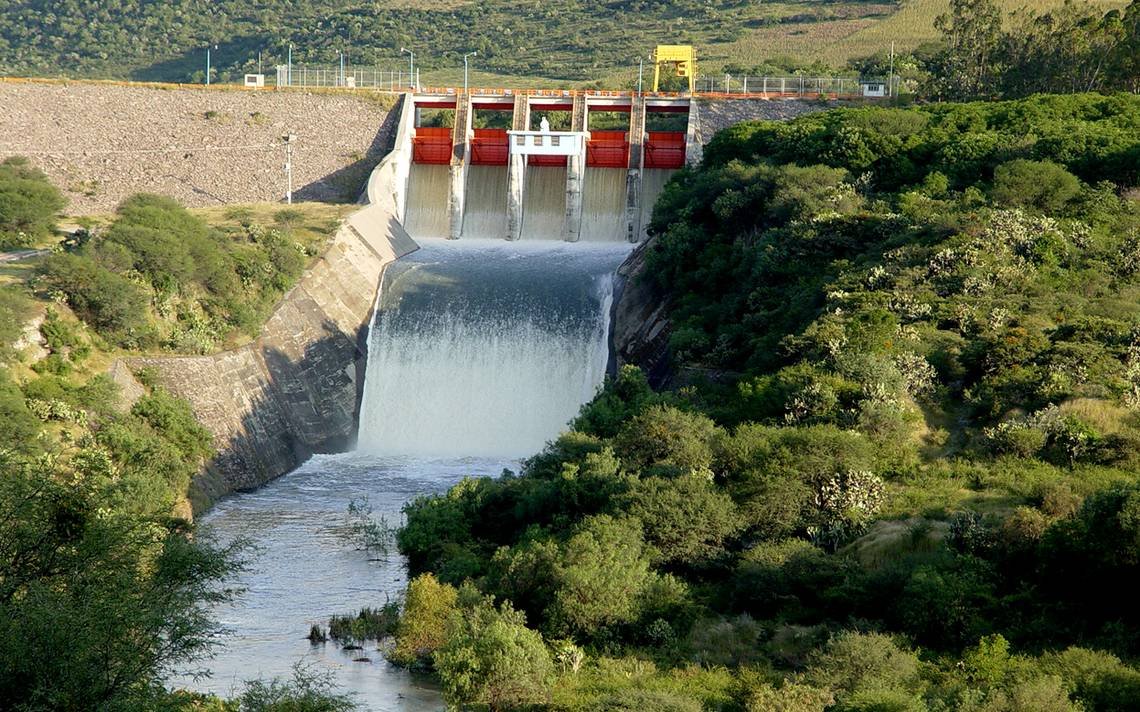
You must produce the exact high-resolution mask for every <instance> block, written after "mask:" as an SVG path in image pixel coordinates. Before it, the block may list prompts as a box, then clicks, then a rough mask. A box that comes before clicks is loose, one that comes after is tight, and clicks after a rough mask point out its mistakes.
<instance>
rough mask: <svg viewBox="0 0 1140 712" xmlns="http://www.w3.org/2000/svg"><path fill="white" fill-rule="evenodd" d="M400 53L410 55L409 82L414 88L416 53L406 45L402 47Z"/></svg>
mask: <svg viewBox="0 0 1140 712" xmlns="http://www.w3.org/2000/svg"><path fill="white" fill-rule="evenodd" d="M400 54H407V55H408V83H409V84H411V85H412V88H413V89H414V88H415V84H416V80H415V76H416V69H415V67H416V53H415V52H413V51H412V50H410V49H408V48H406V47H401V48H400Z"/></svg>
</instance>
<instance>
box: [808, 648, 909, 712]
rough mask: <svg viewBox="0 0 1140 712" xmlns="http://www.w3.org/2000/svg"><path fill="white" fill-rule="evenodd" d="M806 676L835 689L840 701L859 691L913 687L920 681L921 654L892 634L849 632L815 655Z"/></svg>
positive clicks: (811, 680)
mask: <svg viewBox="0 0 1140 712" xmlns="http://www.w3.org/2000/svg"><path fill="white" fill-rule="evenodd" d="M805 678H806V680H807V681H808V682H809V683H811V684H813V685H815V686H817V687H822V688H826V689H830V690H834V691H835V692H836V693H837V696H838V697H839V698H840V700H843V699H844V698H846V697H847V696H848V695H851V694H852V693H855V692H859V691H868V690H891V689H896V690H913V689H915V687H916V685H917V684H918V681H919V670H918V657H917V656H915V654H914V653H912V652H910V651H909V650H905V649H903V648H900V647H899V646H898V644H896V643H895V641H894V639H892V638H891V637H890V636H887V635H882V634H880V633H857V632H854V631H845V632H842V633H839V634H838V635H836V636H834V637H833V638H832V639H831V640H830V641H828V643H827V646H826V647H825V648H824V649H823V650H822V651H820V652H819V653H817V654H816V655H815V656H814V657H813V658H812V660H811V662H810V663H809V664H808V669H807V673H806V675H805Z"/></svg>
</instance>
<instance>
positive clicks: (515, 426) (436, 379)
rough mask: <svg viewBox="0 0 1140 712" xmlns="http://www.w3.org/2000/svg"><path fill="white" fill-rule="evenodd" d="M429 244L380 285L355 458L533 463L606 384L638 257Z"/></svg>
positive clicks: (479, 243) (616, 250)
mask: <svg viewBox="0 0 1140 712" xmlns="http://www.w3.org/2000/svg"><path fill="white" fill-rule="evenodd" d="M422 244H423V247H422V248H421V249H420V251H418V252H415V253H413V254H412V255H409V256H408V257H406V258H404V259H403V260H400V261H399V262H398V263H396V264H394V265H392V266H391V267H390V268H389V270H388V274H387V275H386V276H385V283H384V288H383V293H382V297H381V300H380V303H379V305H378V308H377V317H376V321H375V323H374V325H373V333H372V338H371V347H370V352H369V358H368V372H367V377H366V380H365V390H364V400H363V405H362V409H361V416H360V434H359V438H358V440H359V445H358V448H359V449H360V450H361V451H367V452H372V453H376V454H380V455H413V456H433V457H435V456H455V457H460V456H486V457H501V456H506V457H525V456H527V455H530V454H533V453H535V452H537V451H538V450H539V449H541V448H542V446H543V444H544V443H545V442H546V441H547V440H549V439H550V438H551V437H553V436H555V435H557V434H558V433H559V431H561V430H562V429H563V428H565V427H566V424H567V423H568V422H569V420H570V419H571V418H572V417H573V416H574V415H575V413H577V411H578V408H579V407H580V406H581V404H582V403H584V402H585V401H587V400H589V398H590V397H591V396H592V395H593V393H594V391H595V389H596V388H597V387H598V384H599V383H601V381H602V378H603V377H604V375H605V369H606V361H607V359H608V356H609V349H608V340H607V334H608V329H609V312H610V301H611V298H612V285H613V272H614V270H615V268H616V267H617V265H618V264H619V263H620V262H621V260H622V259H623V258H624V256H625V255H626V254H627V253H628V251H629V248H630V246H629V245H627V244H615V245H585V244H581V243H579V244H570V243H563V242H558V243H554V244H550V243H546V244H541V243H539V244H536V243H526V242H514V243H511V242H506V241H504V240H459V241H457V242H456V241H452V242H444V241H439V240H436V241H424V242H423V243H422Z"/></svg>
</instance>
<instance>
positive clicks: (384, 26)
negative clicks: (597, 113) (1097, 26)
mask: <svg viewBox="0 0 1140 712" xmlns="http://www.w3.org/2000/svg"><path fill="white" fill-rule="evenodd" d="M1093 1H1094V2H1096V3H1098V4H1111V3H1112V2H1113V0H1093ZM1021 4H1022V3H1020V2H1013V0H1010V5H1011V6H1013V5H1017V6H1020V5H1021ZM1059 4H1060V3H1059V2H1056V1H1055V0H1036V2H1035V3H1033V5H1035V6H1040V8H1046V7H1051V6H1055V5H1059ZM946 5H947V2H946V0H910V1H909V2H907V3H904V5H903V8H902V10H901V12H899V13H897V15H896V13H895V11H896V9H897V8H898V6H897V5H896V4H895V3H891V2H882V1H879V2H863V1H859V0H836V1H835V2H826V3H824V2H818V1H817V0H799V1H796V0H785V1H781V2H773V3H751V2H740V1H739V0H709V1H708V2H699V1H698V0H683V1H682V2H659V1H650V2H641V1H637V2H635V1H633V0H611V1H609V2H602V3H583V2H578V1H577V0H549V1H546V0H544V1H541V2H540V1H537V0H492V1H491V2H451V1H448V0H416V1H412V2H363V1H362V0H331V1H330V2H321V3H317V2H313V1H312V0H306V1H304V2H292V3H286V2H283V1H282V0H276V1H274V2H267V3H257V4H252V5H251V4H249V3H242V2H237V1H236V0H220V1H219V2H214V3H210V4H208V5H203V4H201V3H199V2H197V1H196V0H174V1H173V2H168V3H135V2H127V1H126V0H110V1H109V2H100V3H91V2H85V1H84V0H63V1H62V2H46V0H15V1H12V2H8V3H5V11H4V13H3V14H2V16H0V74H10V75H27V74H31V75H50V76H55V75H61V74H62V75H67V76H95V77H113V78H132V79H140V80H162V81H200V80H201V79H202V78H203V77H204V70H205V50H206V47H207V46H216V49H214V50H213V52H212V61H213V68H214V70H215V71H216V72H217V75H216V79H220V80H222V81H225V80H233V79H236V78H238V76H239V75H240V74H241V73H243V72H247V71H254V70H256V68H257V56H258V52H261V53H262V58H263V65H264V67H265V68H266V69H268V70H269V71H270V72H271V68H272V66H273V64H274V63H277V62H284V60H285V55H286V50H287V47H288V46H289V45H290V44H292V45H293V46H294V50H293V59H294V61H295V62H309V63H318V64H326V65H331V64H334V63H336V62H337V60H338V55H337V52H338V50H342V49H343V50H345V51H346V52H347V55H348V60H349V62H351V63H355V64H366V65H371V64H378V65H381V66H384V67H388V68H392V69H397V68H402V67H406V66H407V64H406V60H407V57H406V55H401V54H400V47H403V46H407V47H409V48H411V49H413V50H415V51H416V53H417V58H418V61H419V64H420V67H421V69H422V72H423V79H424V80H425V81H426V82H429V83H448V84H455V83H458V82H459V81H461V76H462V75H461V68H462V54H463V53H464V52H470V51H476V50H477V51H478V52H479V56H478V57H477V58H476V59H475V60H473V63H474V64H473V66H474V68H475V69H476V72H477V74H476V75H475V77H474V80H475V81H476V82H477V83H495V84H499V83H509V84H536V83H538V84H541V83H543V80H546V81H555V82H558V83H562V84H567V83H589V82H594V81H600V82H602V83H603V84H604V85H606V86H618V85H624V84H628V83H629V82H631V81H633V79H634V77H635V76H636V71H637V57H639V56H641V57H644V56H646V55H647V53H648V52H649V51H651V49H652V47H653V46H654V45H655V44H657V43H691V44H694V45H696V46H697V47H698V51H699V56H700V57H701V58H703V60H704V61H703V63H702V66H703V68H704V69H705V70H706V71H709V72H715V71H718V70H719V69H720V67H721V66H722V65H724V64H725V63H727V62H731V63H734V64H737V65H741V66H745V67H751V66H756V65H759V64H760V63H761V62H762V61H764V60H766V59H770V58H773V57H777V56H781V55H786V56H790V57H792V58H794V59H795V60H797V61H800V62H803V63H811V62H814V61H818V60H820V59H826V60H827V61H830V62H833V63H842V62H844V61H846V60H847V59H848V58H850V57H852V56H862V55H867V54H870V53H872V52H875V51H879V50H885V49H887V47H888V46H889V43H890V42H891V41H896V42H898V43H899V45H900V48H902V47H913V46H915V45H917V44H919V43H920V42H922V41H924V40H927V39H930V38H931V37H932V36H933V28H932V24H931V23H932V20H933V18H934V16H935V15H937V14H938V13H939V12H941V11H943V10H944V9H945V6H946ZM618 28H620V29H618Z"/></svg>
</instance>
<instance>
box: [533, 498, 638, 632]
mask: <svg viewBox="0 0 1140 712" xmlns="http://www.w3.org/2000/svg"><path fill="white" fill-rule="evenodd" d="M554 579H555V582H556V585H557V589H556V591H555V594H554V603H553V604H552V605H551V608H552V610H551V611H550V613H549V614H548V617H549V618H550V619H551V621H552V625H553V626H554V628H555V629H559V630H562V631H564V632H567V633H571V634H577V635H583V636H591V635H595V634H597V633H598V631H599V629H601V628H604V627H605V626H609V625H613V624H616V623H626V622H629V621H632V620H634V619H635V618H636V617H637V613H638V610H637V609H638V595H639V594H640V593H641V591H642V589H643V588H644V586H645V584H646V583H647V581H648V580H649V554H648V552H647V551H646V550H645V545H644V543H643V542H642V538H641V527H640V526H639V524H638V522H637V520H629V519H624V520H623V519H614V518H613V517H610V516H608V515H598V516H595V517H590V518H588V519H586V520H584V521H583V522H582V524H580V525H579V526H578V528H577V530H576V531H575V533H574V535H573V536H571V537H570V539H569V540H568V541H567V542H566V544H565V545H564V546H563V548H562V555H561V556H560V557H559V559H558V561H557V562H556V567H555V572H554Z"/></svg>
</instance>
